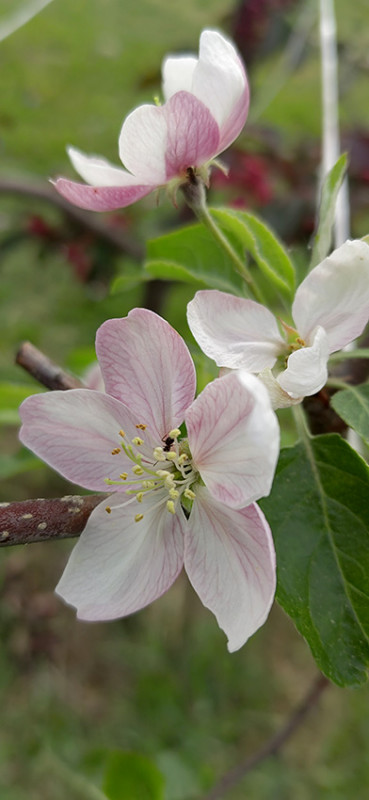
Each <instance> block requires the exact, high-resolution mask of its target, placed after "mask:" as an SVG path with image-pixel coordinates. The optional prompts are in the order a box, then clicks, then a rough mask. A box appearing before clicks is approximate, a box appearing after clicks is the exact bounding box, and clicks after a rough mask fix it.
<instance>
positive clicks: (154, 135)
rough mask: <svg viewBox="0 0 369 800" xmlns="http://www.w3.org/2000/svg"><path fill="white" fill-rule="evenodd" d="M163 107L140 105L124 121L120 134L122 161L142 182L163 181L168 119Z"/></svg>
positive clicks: (155, 182)
mask: <svg viewBox="0 0 369 800" xmlns="http://www.w3.org/2000/svg"><path fill="white" fill-rule="evenodd" d="M164 109H165V106H154V105H148V104H146V105H142V106H138V108H135V109H134V111H132V112H131V113H130V114H129V115H128V117H127V118H126V119H125V120H124V122H123V126H122V130H121V132H120V136H119V155H120V158H121V160H122V161H123V164H124V166H125V167H127V169H128V170H129V171H130V172H132V173H133V175H135V176H136V177H137V178H139V180H140V181H141V183H152V184H156V185H160V184H164V183H165V182H166V167H165V154H166V149H167V120H166V115H165V111H164Z"/></svg>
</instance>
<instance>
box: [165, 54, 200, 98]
mask: <svg viewBox="0 0 369 800" xmlns="http://www.w3.org/2000/svg"><path fill="white" fill-rule="evenodd" d="M197 62H198V59H197V58H195V57H194V56H168V57H167V58H165V59H164V61H163V65H162V78H163V84H162V89H163V95H164V99H165V100H169V98H170V97H172V96H173V95H174V94H176V92H181V91H185V92H191V91H192V79H193V73H194V69H195V67H196V64H197Z"/></svg>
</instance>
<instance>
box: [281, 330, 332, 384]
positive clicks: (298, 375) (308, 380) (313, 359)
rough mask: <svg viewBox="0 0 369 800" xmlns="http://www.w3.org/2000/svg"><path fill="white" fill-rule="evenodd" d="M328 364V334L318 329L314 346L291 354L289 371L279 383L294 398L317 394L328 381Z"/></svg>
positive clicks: (282, 373)
mask: <svg viewBox="0 0 369 800" xmlns="http://www.w3.org/2000/svg"><path fill="white" fill-rule="evenodd" d="M327 363H328V339H327V334H326V332H325V330H324V328H317V329H316V331H315V332H314V336H313V343H312V345H311V346H310V347H302V348H301V350H296V351H295V352H294V353H291V355H290V356H289V359H288V362H287V369H285V370H284V372H281V374H280V375H278V377H277V381H278V383H279V384H280V385H281V387H282V389H284V391H285V392H288V393H289V394H291V396H292V397H294V398H300V397H305V396H309V395H311V394H315V393H316V392H319V390H320V389H321V388H322V387H323V386H324V384H325V383H326V381H327V377H328V370H327Z"/></svg>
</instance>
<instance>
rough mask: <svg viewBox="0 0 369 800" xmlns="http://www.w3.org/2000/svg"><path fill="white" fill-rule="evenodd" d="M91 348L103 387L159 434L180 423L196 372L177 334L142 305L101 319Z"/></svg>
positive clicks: (162, 434) (190, 399) (164, 433)
mask: <svg viewBox="0 0 369 800" xmlns="http://www.w3.org/2000/svg"><path fill="white" fill-rule="evenodd" d="M96 352H97V355H98V359H99V362H100V366H101V369H102V373H103V378H104V381H105V386H106V391H107V392H108V393H109V394H111V395H113V397H116V398H118V400H121V401H122V402H123V403H125V404H126V405H127V406H129V407H130V408H131V409H132V412H133V413H134V414H135V417H136V422H137V423H145V424H148V425H149V427H150V430H151V432H152V433H153V435H156V436H157V437H158V441H157V444H159V443H160V439H161V438H162V437H163V436H165V435H167V434H168V433H169V431H170V430H171V429H172V428H175V427H177V426H178V425H181V423H182V422H183V417H184V412H185V410H186V408H187V407H188V405H189V404H190V403H191V402H192V400H193V397H194V394H195V386H196V375H195V368H194V365H193V361H192V358H191V356H190V354H189V351H188V348H187V346H186V345H185V343H184V341H183V339H182V337H181V336H180V335H179V334H178V333H177V332H176V331H175V330H174V328H172V326H171V325H169V323H168V322H166V321H165V320H164V319H162V318H161V317H159V316H158V315H157V314H154V312H152V311H148V310H147V309H144V308H136V309H133V311H130V313H129V314H128V317H124V318H123V319H111V320H107V321H106V322H104V323H103V325H102V326H101V327H100V328H99V330H98V332H97V336H96Z"/></svg>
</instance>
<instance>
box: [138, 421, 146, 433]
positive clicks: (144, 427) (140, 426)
mask: <svg viewBox="0 0 369 800" xmlns="http://www.w3.org/2000/svg"><path fill="white" fill-rule="evenodd" d="M136 428H138V430H139V431H145V430H146V428H147V425H144V424H143V422H139V423H138V425H136Z"/></svg>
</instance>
